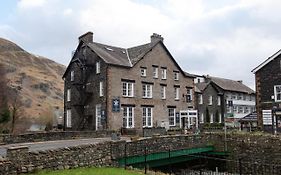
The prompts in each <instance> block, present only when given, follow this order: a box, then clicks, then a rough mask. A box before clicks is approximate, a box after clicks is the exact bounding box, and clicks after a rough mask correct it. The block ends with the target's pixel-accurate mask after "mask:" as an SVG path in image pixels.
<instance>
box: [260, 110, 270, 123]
mask: <svg viewBox="0 0 281 175" xmlns="http://www.w3.org/2000/svg"><path fill="white" fill-rule="evenodd" d="M262 119H263V125H272V113H271V110H262Z"/></svg>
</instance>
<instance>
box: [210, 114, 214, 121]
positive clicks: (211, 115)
mask: <svg viewBox="0 0 281 175" xmlns="http://www.w3.org/2000/svg"><path fill="white" fill-rule="evenodd" d="M210 123H214V114H213V113H211V114H210Z"/></svg>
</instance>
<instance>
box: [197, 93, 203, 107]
mask: <svg viewBox="0 0 281 175" xmlns="http://www.w3.org/2000/svg"><path fill="white" fill-rule="evenodd" d="M198 103H199V104H201V105H202V104H203V95H202V94H198Z"/></svg>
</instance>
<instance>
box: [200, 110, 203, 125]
mask: <svg viewBox="0 0 281 175" xmlns="http://www.w3.org/2000/svg"><path fill="white" fill-rule="evenodd" d="M200 123H204V113H203V112H202V113H201V115H200Z"/></svg>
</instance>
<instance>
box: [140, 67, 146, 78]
mask: <svg viewBox="0 0 281 175" xmlns="http://www.w3.org/2000/svg"><path fill="white" fill-rule="evenodd" d="M140 71H141V76H142V77H146V68H144V67H141V69H140Z"/></svg>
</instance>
